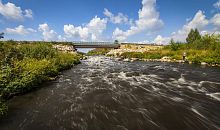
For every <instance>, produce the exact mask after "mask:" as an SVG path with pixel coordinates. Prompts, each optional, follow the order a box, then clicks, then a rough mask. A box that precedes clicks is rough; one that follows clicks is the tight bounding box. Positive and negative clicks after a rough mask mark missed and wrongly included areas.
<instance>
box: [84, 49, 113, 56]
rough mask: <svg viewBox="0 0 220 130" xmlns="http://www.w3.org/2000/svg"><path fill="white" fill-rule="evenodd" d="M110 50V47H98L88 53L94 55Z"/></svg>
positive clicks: (103, 53)
mask: <svg viewBox="0 0 220 130" xmlns="http://www.w3.org/2000/svg"><path fill="white" fill-rule="evenodd" d="M109 51H110V49H107V48H97V49H93V50H91V51H89V52H88V53H87V55H88V56H94V55H105V54H107V53H108V52H109Z"/></svg>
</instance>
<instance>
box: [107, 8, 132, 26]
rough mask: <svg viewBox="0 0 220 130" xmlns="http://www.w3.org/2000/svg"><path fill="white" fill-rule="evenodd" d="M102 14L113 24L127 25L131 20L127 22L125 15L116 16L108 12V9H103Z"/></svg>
mask: <svg viewBox="0 0 220 130" xmlns="http://www.w3.org/2000/svg"><path fill="white" fill-rule="evenodd" d="M103 14H104V15H105V16H107V17H108V18H109V21H110V22H112V23H114V24H121V23H125V24H129V23H131V22H132V20H129V19H128V17H127V16H126V15H124V14H123V13H118V14H117V15H114V14H113V13H112V12H110V11H109V10H108V9H104V12H103Z"/></svg>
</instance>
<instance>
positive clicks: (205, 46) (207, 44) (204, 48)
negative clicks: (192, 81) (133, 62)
mask: <svg viewBox="0 0 220 130" xmlns="http://www.w3.org/2000/svg"><path fill="white" fill-rule="evenodd" d="M186 40H187V43H180V42H175V41H174V40H173V39H172V40H171V41H170V44H169V45H167V46H164V47H163V48H162V49H157V50H153V51H148V52H144V53H141V52H125V53H123V54H122V55H121V56H122V57H123V58H139V59H160V58H162V57H164V56H168V57H170V58H171V59H173V60H182V59H183V53H186V54H187V55H186V57H187V59H188V60H189V61H191V62H193V63H195V64H200V63H201V62H206V63H208V64H220V35H215V34H211V35H210V34H209V35H208V34H207V35H204V36H201V35H200V34H199V32H198V30H197V29H194V30H193V29H192V30H191V31H190V33H189V35H188V37H187V39H186ZM126 48H130V46H129V45H127V46H126Z"/></svg>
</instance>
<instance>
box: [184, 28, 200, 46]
mask: <svg viewBox="0 0 220 130" xmlns="http://www.w3.org/2000/svg"><path fill="white" fill-rule="evenodd" d="M198 40H201V35H200V33H199V31H198V29H195V30H194V29H191V30H190V32H189V34H188V37H187V38H186V41H187V43H189V44H190V43H194V42H195V41H198Z"/></svg>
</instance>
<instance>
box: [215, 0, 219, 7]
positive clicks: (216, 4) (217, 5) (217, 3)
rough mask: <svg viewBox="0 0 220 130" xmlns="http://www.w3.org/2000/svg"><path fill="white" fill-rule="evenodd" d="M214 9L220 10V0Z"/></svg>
mask: <svg viewBox="0 0 220 130" xmlns="http://www.w3.org/2000/svg"><path fill="white" fill-rule="evenodd" d="M214 7H215V8H217V9H220V0H219V1H217V2H216V3H215V4H214Z"/></svg>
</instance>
